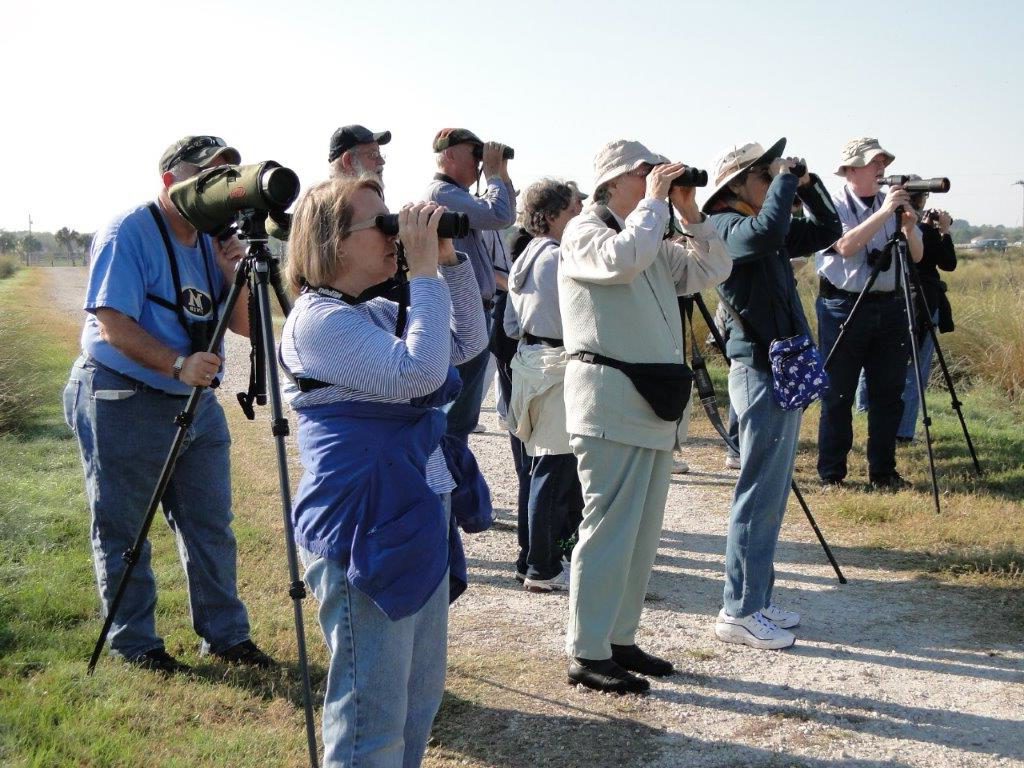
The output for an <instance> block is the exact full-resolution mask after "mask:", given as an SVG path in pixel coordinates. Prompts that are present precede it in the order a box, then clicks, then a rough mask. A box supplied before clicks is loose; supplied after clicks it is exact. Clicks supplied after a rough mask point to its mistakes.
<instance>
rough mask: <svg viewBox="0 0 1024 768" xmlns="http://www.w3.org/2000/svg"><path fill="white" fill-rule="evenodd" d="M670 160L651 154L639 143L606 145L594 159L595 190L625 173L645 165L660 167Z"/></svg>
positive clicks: (615, 142)
mask: <svg viewBox="0 0 1024 768" xmlns="http://www.w3.org/2000/svg"><path fill="white" fill-rule="evenodd" d="M667 162H668V158H667V157H665V156H664V155H659V154H658V153H657V152H651V150H649V149H648V148H647V147H645V146H644V145H643V144H641V143H640V142H639V141H630V140H628V139H616V140H615V141H610V142H608V143H607V144H605V145H604V146H603V147H601V149H600V150H599V151H598V153H597V155H596V156H595V157H594V187H593V188H594V189H595V190H597V189H598V188H600V186H601V185H602V184H606V183H608V182H609V181H611V180H612V179H614V178H617V177H619V176H621V175H622V174H624V173H629V172H630V171H632V170H635V169H637V168H639V167H640V166H641V165H643V164H644V163H650V164H651V165H660V164H661V163H667Z"/></svg>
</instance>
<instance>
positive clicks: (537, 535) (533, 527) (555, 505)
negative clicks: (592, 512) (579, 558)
mask: <svg viewBox="0 0 1024 768" xmlns="http://www.w3.org/2000/svg"><path fill="white" fill-rule="evenodd" d="M582 494H583V491H582V489H581V488H580V479H579V475H578V474H577V472H576V457H575V456H574V455H573V454H571V453H563V454H556V455H549V454H546V455H543V456H538V457H536V459H534V462H533V476H532V477H531V478H530V501H529V507H528V510H529V512H528V516H529V551H528V554H527V558H526V565H527V569H526V575H527V576H529V577H530V578H531V579H551V578H554V577H555V576H557V575H558V574H560V573H561V572H562V549H561V547H559V545H558V540H559V539H560V538H562V536H563V535H564V533H565V530H566V525H567V523H568V520H569V517H570V510H571V509H574V508H575V509H578V508H579V507H580V500H581V499H582Z"/></svg>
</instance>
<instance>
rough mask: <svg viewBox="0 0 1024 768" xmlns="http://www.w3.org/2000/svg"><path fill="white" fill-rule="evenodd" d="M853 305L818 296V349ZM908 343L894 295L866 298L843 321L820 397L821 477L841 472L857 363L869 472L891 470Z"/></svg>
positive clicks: (826, 345) (831, 339)
mask: <svg viewBox="0 0 1024 768" xmlns="http://www.w3.org/2000/svg"><path fill="white" fill-rule="evenodd" d="M852 308H853V299H850V298H846V297H842V298H833V299H824V298H822V297H820V296H819V297H818V300H817V311H818V338H819V340H820V347H821V350H822V351H823V353H825V354H828V352H829V350H831V349H832V346H833V345H834V344H835V341H836V339H837V338H838V336H839V326H840V325H841V324H842V323H844V322H846V318H847V317H848V316H849V314H850V310H851V309H852ZM907 344H908V339H907V318H906V311H905V310H904V307H903V300H902V298H901V297H899V296H893V297H891V298H884V299H876V298H872V297H869V298H868V299H867V300H865V302H864V303H863V304H862V305H861V308H860V309H859V310H857V316H856V317H855V318H854V319H853V322H852V323H850V324H848V325H847V329H846V333H844V334H843V343H842V345H841V346H840V348H839V349H838V350H837V352H836V354H835V356H834V357H833V359H832V362H831V363H830V364H829V369H828V375H829V382H830V386H829V389H828V390H827V391H826V392H825V394H824V396H823V397H822V399H821V416H820V418H819V421H818V475H819V476H820V477H821V478H822V479H823V480H842V479H843V478H845V477H846V473H847V465H846V459H847V454H849V452H850V448H851V447H853V414H852V406H853V400H854V394H855V392H856V389H857V379H858V377H859V375H860V370H861V368H863V369H864V373H865V377H866V379H867V386H868V399H869V401H870V408H869V410H868V445H867V458H868V474H869V476H870V477H881V476H885V475H889V474H892V473H893V472H895V471H896V428H897V427H898V426H899V423H900V418H902V416H903V397H902V396H903V383H904V380H905V379H906V371H907V354H908V351H907ZM740 440H741V441H742V440H743V435H742V432H741V434H740Z"/></svg>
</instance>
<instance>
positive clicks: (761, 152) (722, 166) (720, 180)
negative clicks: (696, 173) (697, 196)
mask: <svg viewBox="0 0 1024 768" xmlns="http://www.w3.org/2000/svg"><path fill="white" fill-rule="evenodd" d="M785 148H786V137H785V136H783V137H782V138H781V139H779V140H778V141H776V142H775V143H774V144H772V145H771V146H770V147H768V149H765V148H764V147H762V146H761V145H760V144H758V143H757V142H756V141H753V142H750V143H749V144H742V145H740V144H733V145H732V146H731V147H729V148H728V149H727V150H725V151H724V152H723V153H722V154H721V155H719V157H718V159H717V160H715V163H714V168H715V186H714V187H713V188H712V189H711V194H710V195H708V199H707V200H706V201H705V202H704V205H703V206H702V207H701V210H702V211H704V212H705V213H707V212H708V209H709V208H710V206H711V204H712V203H713V202H714V201H715V198H716V197H717V196H718V194H719V193H720V192H722V191H723V190H724V189H725V188H726V187H727V186H729V183H730V182H731V181H733V180H734V179H736V178H737V177H738V176H739V175H740V174H742V173H743V172H744V171H746V170H747V169H748V168H753V167H754V166H755V165H771V163H772V162H773V161H774V160H778V159H779V158H780V157H782V152H783V150H785Z"/></svg>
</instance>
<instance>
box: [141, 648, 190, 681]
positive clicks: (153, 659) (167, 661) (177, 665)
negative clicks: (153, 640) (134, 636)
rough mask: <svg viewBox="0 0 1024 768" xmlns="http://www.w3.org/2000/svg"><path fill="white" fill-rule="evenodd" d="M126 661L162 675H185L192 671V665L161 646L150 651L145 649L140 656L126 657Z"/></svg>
mask: <svg viewBox="0 0 1024 768" xmlns="http://www.w3.org/2000/svg"><path fill="white" fill-rule="evenodd" d="M128 663H129V664H134V665H135V666H136V667H141V668H142V669H151V670H153V671H154V672H160V673H162V674H164V675H187V674H188V673H189V672H191V671H192V667H190V666H189V665H188V664H182V663H181V662H180V661H178V660H177V659H176V658H174V657H173V656H171V654H169V653H168V652H167V651H166V650H164V649H163V648H154V649H153V650H151V651H146V652H145V653H143V654H141V655H140V656H135V657H134V658H131V659H128Z"/></svg>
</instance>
